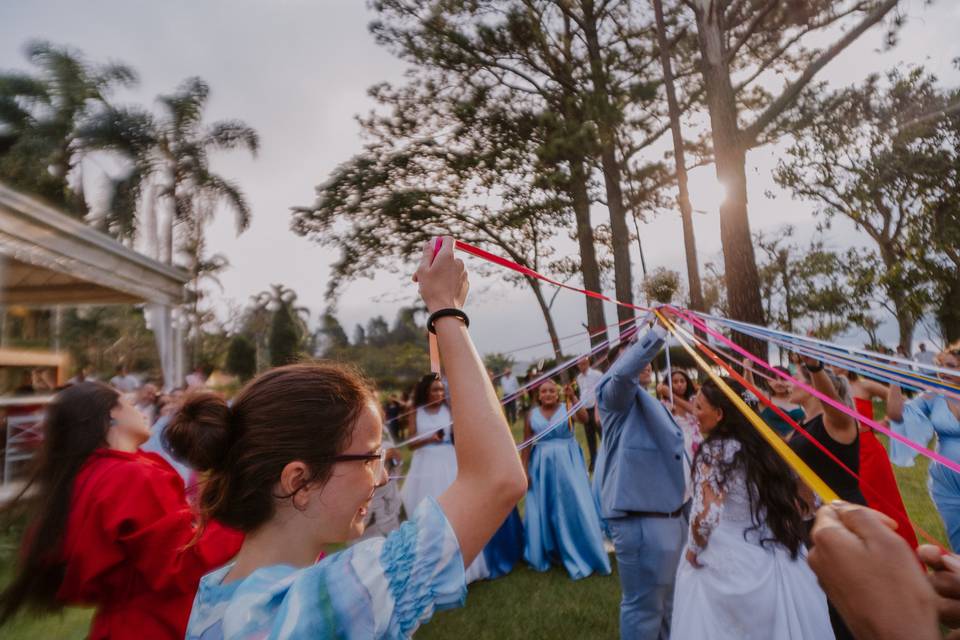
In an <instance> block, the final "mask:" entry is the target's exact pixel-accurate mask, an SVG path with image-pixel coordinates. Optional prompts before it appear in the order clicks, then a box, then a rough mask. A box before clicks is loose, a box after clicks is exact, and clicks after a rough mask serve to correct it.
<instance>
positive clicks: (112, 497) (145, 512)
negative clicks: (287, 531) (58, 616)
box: [0, 382, 241, 640]
mask: <svg viewBox="0 0 960 640" xmlns="http://www.w3.org/2000/svg"><path fill="white" fill-rule="evenodd" d="M149 435H150V431H149V428H148V427H147V425H146V422H145V420H144V418H143V415H142V414H141V413H140V412H139V411H137V409H136V408H135V407H134V405H133V404H132V403H131V402H130V401H128V400H127V399H125V398H124V397H123V396H121V395H120V393H118V392H117V391H116V390H115V389H113V388H111V387H108V386H107V385H105V384H101V383H99V382H81V383H79V384H76V385H73V386H71V387H69V388H67V389H65V390H63V391H61V392H60V393H58V394H57V395H56V397H55V398H54V399H53V402H52V403H51V404H50V405H49V406H48V407H47V413H46V418H45V420H44V439H43V448H42V449H41V452H40V457H39V459H38V464H37V468H36V471H35V473H34V475H33V477H32V479H31V482H30V484H29V485H28V488H31V487H32V488H35V490H36V495H35V496H32V497H31V502H30V504H31V512H32V513H31V515H32V518H31V524H30V526H29V527H28V528H27V529H26V533H25V534H24V536H23V540H22V541H21V545H22V548H21V552H20V560H19V564H18V566H17V570H16V574H15V575H14V578H13V580H12V581H11V582H10V584H9V585H8V586H7V588H6V589H5V590H4V591H3V593H2V594H0V624H2V623H3V622H5V621H6V620H8V619H9V618H10V617H11V616H12V615H13V614H14V613H16V612H17V611H18V610H20V609H22V608H25V607H30V608H33V609H35V610H45V611H49V610H54V611H55V610H59V609H61V608H62V607H64V606H66V605H82V606H94V607H96V609H97V611H96V614H95V615H94V618H93V623H92V624H91V627H90V634H89V636H88V637H89V638H92V639H99V638H111V639H114V640H115V639H117V638H121V639H122V638H136V639H138V640H139V639H141V638H183V634H184V631H185V630H186V627H187V618H188V616H189V615H190V605H191V602H192V601H193V597H194V594H195V593H196V590H197V585H198V583H199V581H200V577H201V576H202V575H203V574H204V573H206V572H208V571H210V570H211V569H214V568H216V567H218V566H220V565H222V564H223V563H224V562H226V561H227V560H228V559H230V558H231V557H232V556H233V555H234V554H235V553H236V551H237V549H238V548H239V546H240V541H241V536H240V535H239V534H238V533H236V532H234V531H229V530H227V529H225V528H223V527H221V526H220V525H218V524H216V523H213V522H211V523H210V524H209V525H208V526H207V527H206V529H205V531H204V532H203V534H202V535H200V534H199V533H198V531H197V529H196V527H195V526H194V519H195V518H194V514H193V513H192V512H191V511H190V508H189V506H188V505H187V501H186V499H185V497H184V489H183V482H182V481H181V480H180V477H179V476H178V475H177V473H176V472H175V471H174V470H173V469H172V468H171V467H170V465H169V464H167V462H166V461H165V460H164V459H163V458H161V457H160V456H158V455H156V454H153V453H142V452H140V451H138V447H139V446H140V445H141V444H143V442H145V441H146V439H147V437H148V436H149ZM25 493H26V489H25V490H24V492H23V493H21V497H22V496H23V495H25ZM191 541H193V542H194V544H192V545H190V546H188V543H190V542H191Z"/></svg>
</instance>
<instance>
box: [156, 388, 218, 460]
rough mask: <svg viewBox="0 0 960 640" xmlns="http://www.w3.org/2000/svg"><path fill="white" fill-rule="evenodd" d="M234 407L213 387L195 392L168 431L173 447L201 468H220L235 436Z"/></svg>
mask: <svg viewBox="0 0 960 640" xmlns="http://www.w3.org/2000/svg"><path fill="white" fill-rule="evenodd" d="M230 417H231V416H230V407H229V405H227V402H226V401H225V400H224V399H223V398H222V397H221V396H219V395H217V394H215V393H211V392H209V391H202V392H197V393H194V394H191V395H190V396H188V397H187V399H186V400H185V401H184V403H183V406H182V407H180V410H179V411H177V412H176V414H174V416H173V418H172V420H171V422H170V424H169V425H168V426H167V428H166V430H165V431H164V434H163V437H164V440H165V442H166V444H167V446H168V447H169V449H170V450H171V451H173V453H174V454H175V455H176V456H177V457H178V458H181V459H182V460H185V461H186V462H187V463H188V464H189V465H190V466H191V467H193V468H194V469H196V470H197V471H209V470H211V469H218V468H220V467H221V466H222V465H223V463H224V461H225V460H226V457H227V452H228V451H229V449H230V442H231V439H232V433H231V424H230Z"/></svg>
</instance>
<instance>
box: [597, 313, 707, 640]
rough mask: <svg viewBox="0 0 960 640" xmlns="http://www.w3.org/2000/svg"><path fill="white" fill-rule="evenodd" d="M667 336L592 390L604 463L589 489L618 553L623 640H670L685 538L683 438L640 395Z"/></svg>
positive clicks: (658, 407) (659, 408)
mask: <svg viewBox="0 0 960 640" xmlns="http://www.w3.org/2000/svg"><path fill="white" fill-rule="evenodd" d="M665 336H666V329H664V328H663V327H662V326H661V325H659V324H657V325H656V326H654V327H653V328H652V329H650V330H649V331H647V333H646V334H645V335H644V336H643V337H641V338H640V340H639V341H638V342H637V343H636V344H634V345H632V346H630V347H627V348H626V349H625V350H624V352H623V353H622V354H621V355H620V357H619V359H618V360H617V361H616V362H615V363H614V364H613V365H612V366H611V367H610V369H609V370H608V371H607V373H606V374H605V375H604V376H603V378H602V379H601V380H600V383H599V384H598V385H597V406H598V407H599V409H600V422H601V424H602V425H603V441H602V445H603V454H602V456H601V457H603V458H604V463H603V464H602V465H598V466H597V469H598V474H600V478H599V479H598V478H595V479H594V482H598V481H599V483H600V515H601V516H602V517H603V518H604V519H605V520H606V523H607V526H608V528H609V530H610V536H611V538H612V539H613V546H614V549H615V550H616V554H617V571H618V573H619V574H620V587H621V590H622V592H623V595H622V599H621V601H620V638H621V639H622V640H641V639H642V640H648V639H649V640H654V639H656V638H662V639H666V638H668V637H669V636H670V615H671V613H672V610H673V581H674V576H675V574H676V571H677V563H678V562H679V561H680V554H681V552H682V550H683V545H684V543H685V541H686V534H687V517H686V510H685V508H684V507H685V506H686V504H685V501H686V498H685V491H686V477H687V476H688V475H689V474H688V463H687V462H686V461H685V460H684V453H683V434H682V432H681V431H680V428H679V427H678V426H677V424H676V423H675V422H674V421H673V417H672V416H671V415H670V413H669V412H668V411H667V410H666V408H664V406H663V405H662V404H660V402H659V401H658V400H657V399H656V398H654V397H653V396H652V395H650V394H649V393H647V391H646V387H647V386H648V385H649V384H650V379H651V376H652V371H651V367H650V361H651V360H653V358H654V356H656V354H657V353H658V352H659V351H660V349H661V348H662V347H663V344H664V338H665Z"/></svg>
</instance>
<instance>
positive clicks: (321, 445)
mask: <svg viewBox="0 0 960 640" xmlns="http://www.w3.org/2000/svg"><path fill="white" fill-rule="evenodd" d="M432 253H433V252H432V247H429V246H428V247H426V248H425V250H424V254H423V258H422V260H421V263H420V267H419V269H418V270H417V275H416V279H417V280H418V281H419V283H420V295H421V297H422V298H423V301H424V302H425V303H426V305H427V309H428V310H430V312H431V313H433V312H436V311H438V310H440V309H446V308H460V307H461V306H462V305H463V302H464V300H465V298H466V294H467V288H468V286H467V278H466V272H465V270H464V267H463V263H462V262H460V261H459V260H454V257H453V241H452V239H450V238H445V239H444V241H443V245H442V248H441V250H440V252H439V253H438V254H437V256H436V259H435V260H434V261H433V264H432V265H431V263H430V257H431V255H432ZM434 326H435V327H436V332H437V338H438V342H439V345H440V353H441V355H442V356H443V362H444V368H445V370H446V373H447V376H448V379H449V383H450V395H451V408H452V412H453V420H454V422H455V423H456V425H457V438H456V454H457V466H458V471H457V478H456V480H455V481H454V482H453V484H452V485H451V486H450V488H449V489H448V490H447V491H446V492H445V493H443V495H441V496H440V497H439V499H437V500H434V499H433V498H426V499H425V500H424V501H423V502H422V503H421V504H420V505H419V506H418V507H417V510H416V512H415V513H413V514H411V516H412V518H411V520H410V521H408V522H407V523H405V524H403V525H402V526H401V527H400V529H398V530H396V531H394V532H392V533H391V534H390V535H389V536H387V537H386V538H376V539H371V540H367V541H364V542H361V543H358V544H356V545H354V546H352V547H350V548H349V549H347V550H345V551H341V552H339V553H335V554H333V555H330V556H328V557H326V558H325V559H324V560H322V561H321V562H319V563H317V564H314V562H315V560H316V558H317V555H318V554H319V553H320V551H321V550H322V549H323V547H324V545H328V544H331V543H338V542H344V541H347V540H350V539H352V538H356V537H358V536H359V535H360V534H361V533H362V532H363V517H364V514H365V512H366V510H367V506H368V505H369V503H370V499H371V497H372V495H373V492H374V489H376V487H377V486H378V485H379V484H381V483H383V482H385V481H386V474H385V472H384V469H383V462H382V460H383V450H382V448H381V422H382V420H381V417H380V409H379V407H378V406H377V401H376V396H375V395H374V394H373V392H372V391H371V389H370V387H368V386H367V384H366V383H365V381H364V380H363V378H361V377H360V376H359V375H358V374H357V373H356V372H355V371H354V370H353V369H350V368H347V367H344V366H341V365H337V364H332V363H324V364H315V365H294V366H288V367H282V368H280V369H275V370H273V371H270V372H268V373H266V374H264V375H263V376H261V377H259V378H257V379H256V380H254V381H253V382H251V383H250V384H248V385H247V386H246V387H245V388H244V389H243V390H242V391H241V392H240V394H239V395H238V396H237V397H236V399H235V401H234V403H233V405H232V406H231V407H228V406H227V405H226V404H225V403H224V402H223V401H221V400H219V399H217V398H216V397H214V396H209V395H208V396H201V397H196V398H194V399H193V400H190V401H188V402H187V404H186V409H187V410H185V411H184V412H183V413H182V414H181V415H183V416H188V415H191V414H192V415H194V416H196V419H194V420H190V419H187V418H186V417H184V418H183V419H178V420H177V421H175V422H174V423H173V424H172V425H171V427H170V430H169V437H168V439H169V441H170V444H171V445H172V446H173V448H174V449H175V450H177V451H178V452H179V453H182V454H183V455H184V456H185V457H186V458H188V459H189V460H190V462H191V463H192V464H193V465H194V466H195V467H196V468H198V469H203V470H209V471H210V477H209V480H208V484H207V486H206V487H205V489H204V492H203V494H202V499H201V505H202V507H203V508H204V509H205V511H206V513H207V515H208V516H210V517H214V518H219V519H221V520H222V521H224V522H226V523H229V524H232V525H234V526H236V527H238V528H240V529H242V530H243V531H245V532H247V537H246V540H245V541H244V543H243V546H242V547H241V549H240V552H239V554H238V555H237V557H236V560H235V561H234V562H232V563H231V564H228V565H227V566H225V567H223V568H222V569H220V570H218V571H215V572H213V573H211V574H209V575H207V576H205V577H204V578H203V580H202V581H201V584H200V589H199V591H198V592H197V598H196V600H195V602H194V606H193V612H192V614H191V616H190V624H189V627H188V629H187V638H197V639H199V638H203V639H204V640H211V639H214V638H238V639H240V638H242V639H247V638H285V639H286V638H401V637H408V636H410V635H411V634H412V633H413V632H414V631H415V630H416V629H417V627H418V626H419V625H420V624H421V623H422V622H425V621H426V620H429V618H430V616H431V615H432V614H433V612H434V611H435V610H437V609H442V608H447V607H452V606H456V605H460V604H462V603H463V601H464V598H465V595H466V585H465V583H464V566H465V565H468V564H469V563H470V562H471V561H472V560H473V559H474V558H475V557H476V556H477V554H478V553H480V551H481V550H482V549H483V545H484V544H485V543H486V542H487V540H488V539H489V538H490V537H491V536H492V535H493V533H494V531H496V529H497V527H498V526H499V525H500V523H501V522H503V520H504V518H506V516H507V514H508V513H509V512H510V510H511V509H512V508H513V505H514V504H515V503H516V502H517V501H519V499H520V498H521V497H522V496H523V493H524V491H525V490H526V481H525V477H524V472H523V468H522V467H521V465H520V458H519V456H518V455H517V449H516V445H515V443H514V441H513V438H512V437H511V435H510V431H509V429H508V428H507V423H506V420H505V419H504V416H503V412H502V411H501V409H500V405H499V403H498V401H497V396H496V394H495V393H494V390H493V387H492V386H491V384H490V380H489V378H488V377H487V373H486V370H485V369H484V366H483V363H482V362H481V360H480V358H479V357H478V355H477V352H476V351H475V350H474V348H473V344H472V343H471V341H470V336H469V335H468V334H467V329H466V326H465V325H464V323H463V322H462V321H461V320H460V319H459V318H456V317H451V316H446V317H442V318H439V319H437V320H436V322H435V325H434Z"/></svg>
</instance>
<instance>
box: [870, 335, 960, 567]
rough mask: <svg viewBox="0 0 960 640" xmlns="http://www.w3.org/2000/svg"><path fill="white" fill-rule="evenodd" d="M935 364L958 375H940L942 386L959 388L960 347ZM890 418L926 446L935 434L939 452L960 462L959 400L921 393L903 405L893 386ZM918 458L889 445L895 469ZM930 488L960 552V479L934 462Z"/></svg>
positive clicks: (900, 445)
mask: <svg viewBox="0 0 960 640" xmlns="http://www.w3.org/2000/svg"><path fill="white" fill-rule="evenodd" d="M935 362H936V364H937V366H940V367H943V368H946V369H953V370H955V371H956V375H949V374H945V373H938V374H937V376H938V377H939V378H940V379H941V380H943V382H946V383H948V384H952V385H960V344H955V345H953V346H951V347H948V348H947V350H946V351H941V352H940V353H939V354H938V355H937V358H936V361H935ZM887 417H888V418H889V419H890V427H891V428H892V429H893V430H894V431H895V432H897V433H899V434H900V435H905V436H907V437H908V438H910V439H911V440H913V441H914V442H916V443H918V444H922V445H923V446H926V445H927V443H929V442H930V439H931V438H932V437H933V435H934V434H936V436H937V452H938V453H939V454H940V455H942V456H944V457H946V458H949V459H950V460H954V461H956V462H960V400H957V399H956V397H955V396H952V395H951V396H948V395H946V394H938V393H922V394H920V395H918V396H917V397H916V398H914V399H913V400H911V401H909V402H904V399H903V394H902V393H901V391H900V387H899V385H895V384H892V385H890V387H889V389H888V391H887ZM916 455H917V454H916V451H914V450H913V449H911V448H909V447H908V446H906V445H905V444H903V443H901V442H898V441H896V440H891V441H890V459H891V460H892V461H893V463H894V464H895V465H897V466H900V467H911V466H913V460H914V458H915V457H916ZM928 487H929V490H930V497H931V498H933V502H934V504H936V505H937V511H939V512H940V517H941V518H943V524H944V525H945V526H946V529H947V535H948V536H949V537H950V546H951V547H953V550H954V551H957V550H960V475H958V474H957V473H956V472H954V471H952V470H950V469H948V468H946V467H944V466H943V465H942V464H940V463H938V462H933V461H931V462H930V482H929V485H928Z"/></svg>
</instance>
